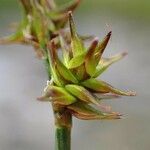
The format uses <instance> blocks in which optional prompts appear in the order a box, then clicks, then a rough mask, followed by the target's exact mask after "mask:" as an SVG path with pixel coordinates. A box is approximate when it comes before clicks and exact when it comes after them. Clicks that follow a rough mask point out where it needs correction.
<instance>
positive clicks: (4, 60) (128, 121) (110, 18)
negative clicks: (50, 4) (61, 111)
mask: <svg viewBox="0 0 150 150" xmlns="http://www.w3.org/2000/svg"><path fill="white" fill-rule="evenodd" d="M67 1H68V0H58V1H57V2H58V3H60V4H62V3H64V2H67ZM74 15H75V21H76V24H77V27H78V31H79V32H80V33H81V34H92V35H93V34H94V35H96V36H98V37H99V38H103V37H104V35H105V34H106V33H107V32H108V31H109V30H112V31H113V36H112V39H111V41H110V43H109V46H108V47H107V49H106V51H105V54H104V55H105V56H110V55H113V54H116V53H119V52H122V51H128V52H129V55H128V56H127V57H126V58H124V59H123V60H122V61H120V62H119V63H117V64H114V65H113V66H112V67H111V68H110V69H109V70H108V71H107V72H105V73H104V74H103V75H102V76H101V78H102V79H104V80H106V81H107V82H109V83H111V84H113V85H114V86H115V87H118V88H121V89H133V90H135V91H137V94H138V95H137V96H136V97H124V98H121V99H117V100H111V101H105V102H104V103H106V104H109V105H111V106H112V108H113V110H114V111H119V112H121V113H123V114H124V118H123V119H122V120H117V121H88V122H87V121H81V120H77V119H74V126H73V133H72V140H73V141H72V150H120V149H121V150H148V149H150V142H149V139H150V99H149V98H150V96H149V95H150V94H149V93H150V92H149V89H150V80H149V78H150V67H149V65H150V38H149V35H150V1H149V0H143V1H142V0H132V1H131V0H82V3H81V5H80V7H79V8H78V9H77V10H76V12H75V14H74ZM20 18H21V11H20V5H19V4H18V1H17V0H0V37H2V36H6V35H8V34H10V33H11V32H12V31H11V30H10V29H9V24H10V23H12V22H17V21H19V20H20ZM46 80H47V76H46V72H45V68H44V66H43V63H42V62H41V61H39V60H38V59H36V57H35V54H34V51H33V49H32V48H31V47H28V46H19V45H7V46H0V150H41V149H42V150H48V149H49V150H53V149H54V124H53V114H52V109H51V106H50V104H48V103H40V102H38V101H36V97H38V96H40V95H41V93H42V90H43V88H44V86H45V84H46Z"/></svg>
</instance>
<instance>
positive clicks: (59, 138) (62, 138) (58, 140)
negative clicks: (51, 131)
mask: <svg viewBox="0 0 150 150" xmlns="http://www.w3.org/2000/svg"><path fill="white" fill-rule="evenodd" d="M53 107H55V108H54V109H56V106H53ZM54 116H55V150H71V127H72V115H71V114H70V113H69V112H67V111H66V110H64V109H63V110H61V109H60V108H59V112H58V111H56V110H54Z"/></svg>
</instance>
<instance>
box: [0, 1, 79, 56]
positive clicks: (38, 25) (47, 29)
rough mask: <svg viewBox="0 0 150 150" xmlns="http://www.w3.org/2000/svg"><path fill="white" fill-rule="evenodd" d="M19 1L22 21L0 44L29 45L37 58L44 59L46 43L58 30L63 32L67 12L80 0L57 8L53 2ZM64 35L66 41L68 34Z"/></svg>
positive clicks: (72, 9) (73, 8)
mask: <svg viewBox="0 0 150 150" xmlns="http://www.w3.org/2000/svg"><path fill="white" fill-rule="evenodd" d="M19 1H20V3H21V4H22V6H23V18H22V21H21V22H20V23H19V24H18V26H17V30H16V32H15V33H14V34H13V35H11V36H8V37H5V38H3V39H1V40H0V43H1V44H10V43H20V44H30V45H32V46H33V47H34V49H35V51H36V54H37V56H38V57H39V58H43V57H46V55H47V54H46V53H47V52H46V51H45V47H46V44H47V42H48V41H49V40H51V39H52V38H54V37H56V36H57V35H58V31H59V30H64V27H65V25H66V23H67V20H68V17H67V16H68V15H67V13H68V11H74V10H75V8H76V7H77V6H78V4H79V3H80V0H73V1H72V2H70V3H68V4H65V5H64V6H57V5H56V3H55V2H54V0H19ZM64 34H65V35H64V36H65V38H66V39H67V38H68V36H69V35H68V33H67V32H64ZM68 40H69V39H68ZM57 46H59V43H57Z"/></svg>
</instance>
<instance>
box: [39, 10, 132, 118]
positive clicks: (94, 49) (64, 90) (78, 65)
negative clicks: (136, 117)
mask: <svg viewBox="0 0 150 150" xmlns="http://www.w3.org/2000/svg"><path fill="white" fill-rule="evenodd" d="M68 17H69V24H70V33H71V44H70V45H68V44H67V43H66V41H65V39H64V38H63V37H62V36H61V33H60V34H59V38H60V41H61V48H62V55H63V59H62V60H61V58H60V57H59V56H58V51H57V47H56V44H55V40H54V39H53V40H51V41H50V42H49V43H48V45H47V48H48V50H49V53H48V56H49V60H50V68H51V73H52V74H51V77H52V78H51V81H49V82H48V83H47V86H46V88H45V90H44V95H43V96H42V97H40V98H38V99H39V100H41V101H51V102H52V104H53V106H54V111H55V113H57V114H62V113H65V112H66V111H67V112H69V113H70V114H71V115H73V116H75V117H77V118H79V119H84V120H91V119H119V118H120V116H121V115H120V114H119V113H115V112H112V111H111V110H110V109H108V107H106V106H103V105H101V100H103V99H109V98H115V97H118V96H120V95H123V96H134V95H135V93H134V92H130V91H129V92H124V91H121V90H118V89H116V88H114V87H112V86H111V85H109V84H108V83H106V82H104V81H102V80H100V79H97V77H98V76H99V75H101V74H102V73H103V72H104V71H105V70H106V69H107V68H108V67H109V66H110V65H111V64H113V63H114V62H116V61H118V60H120V59H121V58H123V57H124V56H125V55H126V53H121V54H119V55H116V56H113V57H111V58H103V57H102V54H103V52H104V50H105V48H106V46H107V44H108V41H109V39H110V37H111V32H109V33H108V34H107V35H106V37H105V38H104V39H103V40H102V41H101V42H99V41H98V39H97V38H95V39H94V40H93V42H92V43H91V45H90V46H89V48H86V47H85V46H84V43H83V41H82V40H81V39H80V37H79V36H78V34H77V32H76V28H75V24H74V21H73V18H72V13H71V12H69V13H68ZM95 106H96V107H95ZM55 108H57V110H55ZM58 108H61V109H58ZM60 110H61V111H60ZM60 116H61V115H60Z"/></svg>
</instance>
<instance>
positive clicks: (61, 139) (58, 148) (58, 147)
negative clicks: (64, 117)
mask: <svg viewBox="0 0 150 150" xmlns="http://www.w3.org/2000/svg"><path fill="white" fill-rule="evenodd" d="M70 133H71V129H68V128H66V127H56V130H55V150H70V139H71V134H70Z"/></svg>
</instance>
